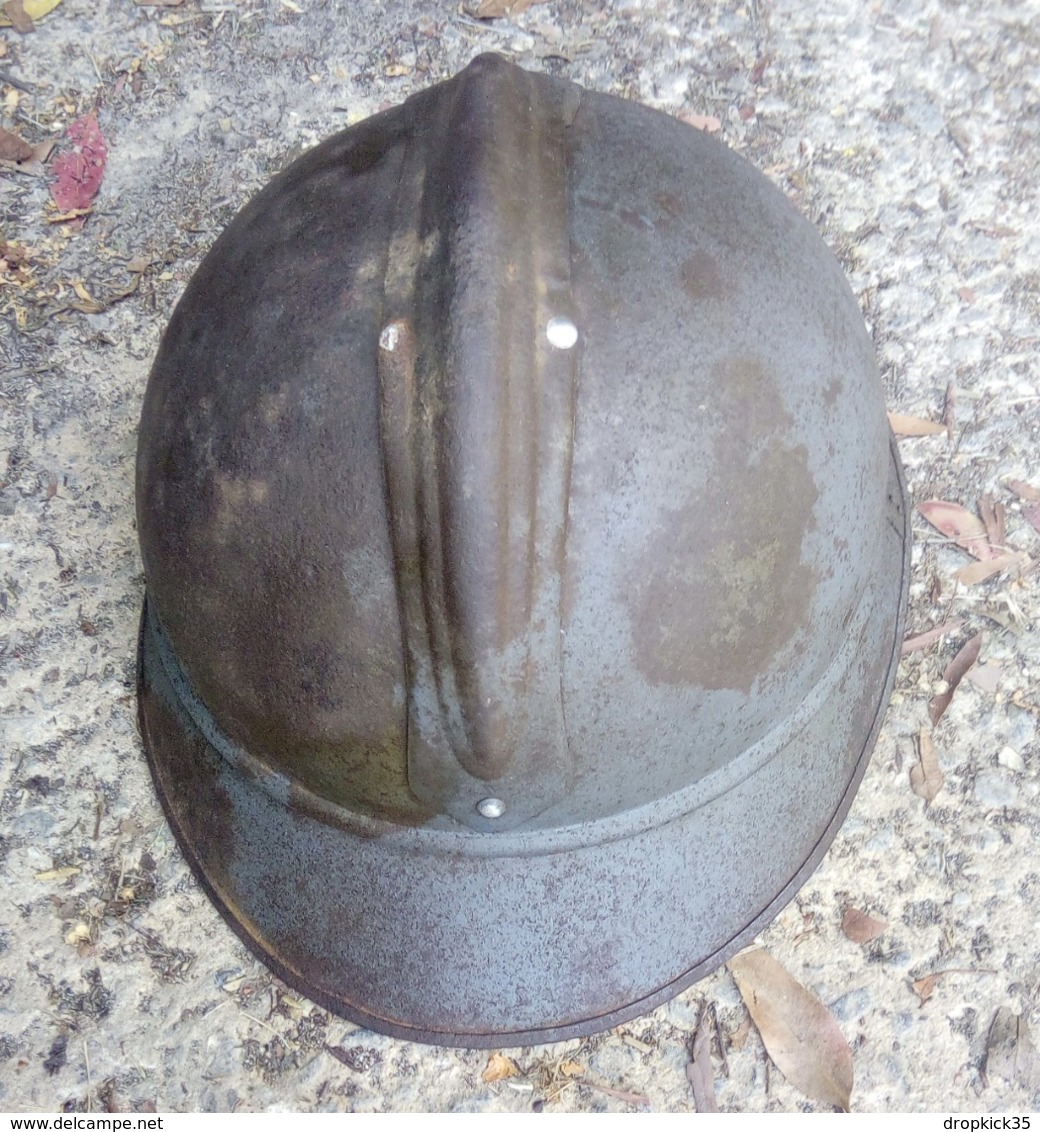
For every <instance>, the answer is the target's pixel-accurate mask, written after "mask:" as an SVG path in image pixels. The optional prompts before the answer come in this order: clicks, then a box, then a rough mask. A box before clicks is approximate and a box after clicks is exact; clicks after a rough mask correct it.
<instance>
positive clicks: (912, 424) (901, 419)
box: [888, 413, 946, 436]
mask: <svg viewBox="0 0 1040 1132" xmlns="http://www.w3.org/2000/svg"><path fill="white" fill-rule="evenodd" d="M888 423H889V425H890V426H891V429H892V431H893V432H894V433H895V434H896V436H936V435H938V434H939V433H940V432H945V431H946V425H944V424H941V423H940V422H939V421H926V420H925V419H924V418H923V417H908V416H907V415H906V414H905V413H889V414H888Z"/></svg>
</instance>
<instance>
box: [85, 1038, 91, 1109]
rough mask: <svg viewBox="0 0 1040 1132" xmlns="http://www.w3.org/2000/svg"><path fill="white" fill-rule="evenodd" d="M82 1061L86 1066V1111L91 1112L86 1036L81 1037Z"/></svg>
mask: <svg viewBox="0 0 1040 1132" xmlns="http://www.w3.org/2000/svg"><path fill="white" fill-rule="evenodd" d="M83 1061H84V1063H85V1064H86V1067H87V1112H92V1111H93V1109H92V1108H91V1106H90V1092H91V1085H90V1051H89V1050H88V1049H87V1039H86V1038H84V1039H83Z"/></svg>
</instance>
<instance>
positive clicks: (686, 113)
mask: <svg viewBox="0 0 1040 1132" xmlns="http://www.w3.org/2000/svg"><path fill="white" fill-rule="evenodd" d="M676 117H677V118H678V119H679V121H681V122H685V123H686V124H687V126H693V128H694V129H695V130H703V131H704V132H705V133H706V134H717V133H718V132H719V130H721V129H722V122H721V121H720V120H719V119H718V118H716V117H715V115H714V114H694V113H693V111H692V110H680V111H679V113H678V114H677V115H676Z"/></svg>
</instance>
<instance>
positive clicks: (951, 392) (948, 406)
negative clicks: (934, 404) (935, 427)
mask: <svg viewBox="0 0 1040 1132" xmlns="http://www.w3.org/2000/svg"><path fill="white" fill-rule="evenodd" d="M971 301H972V302H974V301H975V296H974V295H972V298H971ZM943 424H944V425H946V436H947V437H948V439H949V441H950V443H951V444H952V443H953V430H954V429H955V428H956V427H957V391H956V390H955V389H954V387H953V382H952V381H948V382H947V383H946V397H945V398H944V400H943Z"/></svg>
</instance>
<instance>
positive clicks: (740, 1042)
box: [726, 1018, 751, 1053]
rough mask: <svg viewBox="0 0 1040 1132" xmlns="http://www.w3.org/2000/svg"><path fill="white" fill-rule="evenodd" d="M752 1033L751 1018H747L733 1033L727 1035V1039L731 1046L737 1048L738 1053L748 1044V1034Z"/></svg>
mask: <svg viewBox="0 0 1040 1132" xmlns="http://www.w3.org/2000/svg"><path fill="white" fill-rule="evenodd" d="M750 1033H751V1019H750V1018H745V1019H744V1021H743V1022H741V1023H740V1025H739V1026H738V1027H737V1028H736V1029H735V1030H734V1031H733V1032H732V1033H731V1034H728V1035H727V1038H726V1040H727V1041H728V1042H729V1048H730V1049H735V1050H736V1051H737V1053H740V1051H741V1050H742V1049H743V1048H744V1046H745V1045H746V1044H747V1040H748V1035H749V1034H750Z"/></svg>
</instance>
